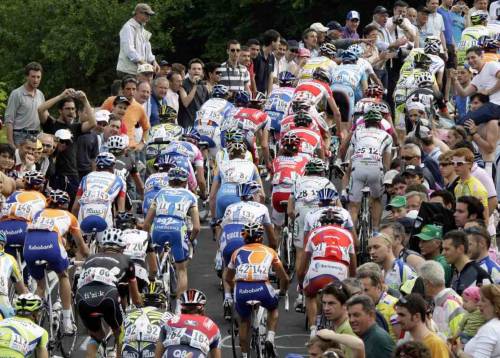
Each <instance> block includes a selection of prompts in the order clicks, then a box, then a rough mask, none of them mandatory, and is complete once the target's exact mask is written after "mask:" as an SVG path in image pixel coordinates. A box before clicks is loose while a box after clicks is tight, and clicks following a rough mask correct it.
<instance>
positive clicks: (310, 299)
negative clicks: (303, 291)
mask: <svg viewBox="0 0 500 358" xmlns="http://www.w3.org/2000/svg"><path fill="white" fill-rule="evenodd" d="M306 313H307V324H308V327H311V326H314V325H315V324H316V316H317V315H318V302H317V300H316V295H314V296H306Z"/></svg>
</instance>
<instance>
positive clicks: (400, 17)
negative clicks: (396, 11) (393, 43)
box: [393, 16, 404, 26]
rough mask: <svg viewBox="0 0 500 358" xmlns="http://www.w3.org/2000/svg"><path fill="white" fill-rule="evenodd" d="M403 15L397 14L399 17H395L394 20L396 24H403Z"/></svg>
mask: <svg viewBox="0 0 500 358" xmlns="http://www.w3.org/2000/svg"><path fill="white" fill-rule="evenodd" d="M403 20H404V19H403V17H402V16H397V17H394V20H393V22H394V23H395V24H396V25H398V26H399V25H401V24H402V23H403Z"/></svg>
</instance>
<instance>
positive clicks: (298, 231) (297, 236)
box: [287, 158, 335, 310]
mask: <svg viewBox="0 0 500 358" xmlns="http://www.w3.org/2000/svg"><path fill="white" fill-rule="evenodd" d="M325 170H326V166H325V163H324V162H323V161H322V160H321V159H319V158H311V159H310V160H309V161H308V162H307V164H306V165H305V173H304V176H302V177H298V178H297V179H296V180H295V182H294V184H293V187H292V194H291V195H290V197H289V198H288V207H287V212H288V216H289V217H290V218H292V219H295V221H294V235H293V244H294V246H295V249H296V256H295V267H297V265H298V263H299V262H300V260H302V255H303V254H304V219H305V216H306V214H307V213H308V212H309V211H311V210H312V209H313V208H315V207H317V206H318V191H320V190H321V189H324V188H330V189H333V190H335V186H334V185H333V184H332V183H331V182H330V180H328V178H325ZM301 302H302V295H301V294H299V296H298V297H297V300H296V302H295V306H296V309H297V310H298V309H299V308H300V307H299V306H300V304H301Z"/></svg>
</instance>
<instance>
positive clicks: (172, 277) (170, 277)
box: [154, 242, 177, 310]
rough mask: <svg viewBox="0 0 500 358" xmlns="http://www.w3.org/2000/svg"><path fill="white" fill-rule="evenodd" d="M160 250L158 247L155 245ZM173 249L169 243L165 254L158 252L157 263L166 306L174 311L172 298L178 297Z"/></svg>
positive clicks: (164, 249)
mask: <svg viewBox="0 0 500 358" xmlns="http://www.w3.org/2000/svg"><path fill="white" fill-rule="evenodd" d="M154 246H155V248H158V245H154ZM171 251H172V249H171V247H170V244H169V243H168V242H166V243H165V245H163V253H162V254H160V253H159V252H158V251H157V252H156V263H157V265H158V274H157V277H158V279H160V280H161V281H162V283H163V290H164V292H165V296H166V301H167V302H165V306H166V307H167V308H168V309H170V310H173V308H174V307H173V305H172V298H174V297H176V290H177V276H176V272H175V265H174V258H173V257H172V253H171Z"/></svg>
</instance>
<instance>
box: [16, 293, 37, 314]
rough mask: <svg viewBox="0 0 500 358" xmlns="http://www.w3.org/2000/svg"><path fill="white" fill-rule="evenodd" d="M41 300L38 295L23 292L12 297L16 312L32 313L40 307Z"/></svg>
mask: <svg viewBox="0 0 500 358" xmlns="http://www.w3.org/2000/svg"><path fill="white" fill-rule="evenodd" d="M42 305H43V301H42V299H41V298H40V296H38V295H35V294H34V293H24V294H22V295H19V296H18V297H17V298H16V299H14V309H15V310H16V313H18V314H19V313H34V312H37V311H38V310H39V309H40V308H42Z"/></svg>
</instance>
